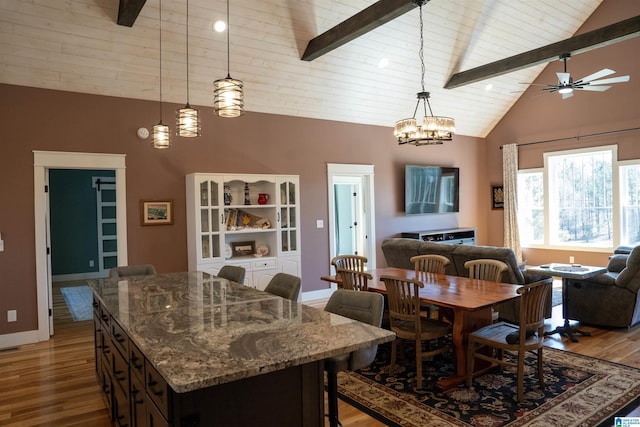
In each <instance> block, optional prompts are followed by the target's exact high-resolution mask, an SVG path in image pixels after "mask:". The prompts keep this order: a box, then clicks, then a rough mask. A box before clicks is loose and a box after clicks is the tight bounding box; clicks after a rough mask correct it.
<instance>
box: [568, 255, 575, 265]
mask: <svg viewBox="0 0 640 427" xmlns="http://www.w3.org/2000/svg"><path fill="white" fill-rule="evenodd" d="M574 261H575V259H574V258H573V257H572V256H570V257H569V264H573V263H574Z"/></svg>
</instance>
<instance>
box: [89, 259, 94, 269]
mask: <svg viewBox="0 0 640 427" xmlns="http://www.w3.org/2000/svg"><path fill="white" fill-rule="evenodd" d="M94 264H95V263H94V262H93V260H92V259H90V260H89V267H93V266H94Z"/></svg>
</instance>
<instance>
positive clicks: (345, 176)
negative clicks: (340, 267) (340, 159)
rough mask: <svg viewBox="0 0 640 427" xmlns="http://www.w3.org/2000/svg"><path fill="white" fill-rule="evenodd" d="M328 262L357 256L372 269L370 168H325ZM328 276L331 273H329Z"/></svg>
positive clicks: (373, 233)
mask: <svg viewBox="0 0 640 427" xmlns="http://www.w3.org/2000/svg"><path fill="white" fill-rule="evenodd" d="M327 176H328V180H327V181H328V184H329V188H328V190H329V200H328V202H329V203H328V205H329V259H332V258H333V257H334V256H336V255H342V254H357V255H361V256H365V257H367V259H368V262H367V267H368V268H375V267H376V250H375V241H376V239H375V210H374V206H375V204H374V197H373V195H374V185H373V165H353V164H351V165H350V164H334V163H330V164H328V165H327ZM332 273H334V272H333V271H332Z"/></svg>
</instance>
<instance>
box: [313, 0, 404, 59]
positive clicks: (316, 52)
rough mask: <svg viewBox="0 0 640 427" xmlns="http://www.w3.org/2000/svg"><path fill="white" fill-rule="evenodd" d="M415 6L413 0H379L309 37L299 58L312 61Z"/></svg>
mask: <svg viewBox="0 0 640 427" xmlns="http://www.w3.org/2000/svg"><path fill="white" fill-rule="evenodd" d="M415 7H416V5H415V4H414V2H413V0H379V1H377V2H376V3H374V4H372V5H371V6H369V7H368V8H366V9H364V10H362V11H361V12H358V13H356V14H355V15H353V16H352V17H350V18H349V19H347V20H345V21H342V22H341V23H339V24H338V25H336V26H335V27H333V28H331V29H330V30H327V31H325V32H324V33H322V34H320V35H319V36H317V37H315V38H313V39H311V40H310V41H309V43H308V44H307V48H306V49H305V51H304V53H303V54H302V58H301V59H302V60H303V61H313V60H314V59H316V58H318V57H320V56H322V55H324V54H325V53H327V52H330V51H332V50H334V49H336V48H338V47H340V46H342V45H343V44H345V43H348V42H350V41H351V40H353V39H355V38H357V37H360V36H361V35H363V34H365V33H368V32H369V31H371V30H373V29H376V28H378V27H379V26H381V25H383V24H386V23H387V22H389V21H391V20H393V19H394V18H397V17H398V16H400V15H403V14H405V13H407V12H408V11H410V10H411V9H413V8H415Z"/></svg>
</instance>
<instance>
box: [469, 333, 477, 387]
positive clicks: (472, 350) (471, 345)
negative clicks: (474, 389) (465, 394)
mask: <svg viewBox="0 0 640 427" xmlns="http://www.w3.org/2000/svg"><path fill="white" fill-rule="evenodd" d="M475 347H476V345H475V343H474V342H473V341H471V340H469V343H468V348H467V387H469V388H471V384H472V382H473V369H474V364H475Z"/></svg>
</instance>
